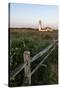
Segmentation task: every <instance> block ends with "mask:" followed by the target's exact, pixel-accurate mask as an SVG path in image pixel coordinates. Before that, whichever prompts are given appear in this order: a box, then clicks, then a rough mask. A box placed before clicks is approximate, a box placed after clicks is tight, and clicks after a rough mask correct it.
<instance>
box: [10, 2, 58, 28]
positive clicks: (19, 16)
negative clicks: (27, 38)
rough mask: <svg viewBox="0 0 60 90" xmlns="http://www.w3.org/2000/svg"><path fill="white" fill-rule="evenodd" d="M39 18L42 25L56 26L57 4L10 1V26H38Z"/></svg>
mask: <svg viewBox="0 0 60 90" xmlns="http://www.w3.org/2000/svg"><path fill="white" fill-rule="evenodd" d="M39 20H41V22H42V27H46V26H48V27H52V28H58V6H56V5H40V4H23V3H10V27H20V28H23V27H30V28H38V26H39Z"/></svg>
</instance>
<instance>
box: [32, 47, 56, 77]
mask: <svg viewBox="0 0 60 90" xmlns="http://www.w3.org/2000/svg"><path fill="white" fill-rule="evenodd" d="M55 47H56V46H55ZM55 47H54V48H52V49H51V51H50V52H49V53H48V55H47V56H45V57H44V59H43V60H42V61H41V62H40V63H39V64H38V66H37V67H36V68H35V69H34V70H33V71H32V72H31V75H32V74H34V73H35V72H36V71H37V70H38V68H39V67H40V66H41V65H42V64H43V63H44V61H45V60H46V59H47V58H48V56H49V55H50V54H51V53H52V51H53V50H54V49H55Z"/></svg>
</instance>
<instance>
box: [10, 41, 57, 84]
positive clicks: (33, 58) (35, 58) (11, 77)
mask: <svg viewBox="0 0 60 90" xmlns="http://www.w3.org/2000/svg"><path fill="white" fill-rule="evenodd" d="M57 43H58V40H55V41H54V42H53V43H52V44H50V45H49V46H48V47H47V48H45V49H44V50H42V51H40V52H39V53H38V54H36V55H35V56H34V57H32V59H31V60H29V61H26V62H25V63H24V64H21V65H19V66H18V67H17V68H16V69H15V70H14V71H13V72H11V74H10V80H12V79H14V78H15V76H16V75H17V74H19V73H20V72H21V71H22V70H23V69H24V68H25V67H26V65H29V63H32V62H34V61H35V60H37V59H38V58H40V57H41V56H42V55H44V54H45V53H46V52H48V51H50V52H49V53H48V54H47V55H46V56H45V57H44V59H43V60H42V61H40V63H39V64H38V66H36V68H35V69H34V70H33V71H32V72H31V73H30V74H29V75H27V77H31V75H33V74H34V73H35V71H36V70H38V68H39V67H40V66H41V65H43V62H44V61H45V60H46V59H47V58H48V56H49V55H50V54H51V52H52V51H53V50H54V49H55V48H56V45H57ZM50 49H51V50H50ZM43 66H45V65H43ZM25 71H26V70H25ZM30 83H31V80H30Z"/></svg>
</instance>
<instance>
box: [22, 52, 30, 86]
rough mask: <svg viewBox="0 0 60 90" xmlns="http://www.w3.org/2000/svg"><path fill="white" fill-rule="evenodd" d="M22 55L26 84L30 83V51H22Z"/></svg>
mask: <svg viewBox="0 0 60 90" xmlns="http://www.w3.org/2000/svg"><path fill="white" fill-rule="evenodd" d="M23 56H24V63H26V66H25V68H24V71H25V78H26V81H25V83H26V84H27V85H31V74H30V73H31V70H30V52H29V51H24V54H23Z"/></svg>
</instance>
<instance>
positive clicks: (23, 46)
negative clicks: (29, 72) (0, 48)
mask: <svg viewBox="0 0 60 90" xmlns="http://www.w3.org/2000/svg"><path fill="white" fill-rule="evenodd" d="M57 38H58V32H57V31H52V32H49V31H48V32H39V31H37V30H29V29H27V30H26V29H10V56H11V55H13V54H14V53H15V54H14V56H13V58H12V60H13V61H12V64H11V66H10V71H13V70H14V69H15V68H16V67H18V65H19V64H21V63H23V62H24V61H23V53H24V51H25V50H29V51H30V53H31V57H33V56H34V55H36V54H37V53H38V52H40V51H41V50H43V49H44V48H46V47H47V46H48V45H49V44H51V43H52V42H53V40H55V39H57ZM57 50H58V48H56V50H55V51H54V52H53V53H52V54H51V55H50V56H49V58H48V59H47V61H46V62H45V63H46V64H47V67H48V68H44V67H40V68H39V69H38V71H37V72H36V74H35V75H33V76H32V85H41V84H42V85H44V84H57V83H58V75H57V74H58V73H57V67H58V66H57V65H58V51H57ZM10 62H11V61H10ZM32 64H33V65H31V66H32V67H34V66H35V64H36V65H37V64H38V62H35V63H32ZM52 68H54V69H52ZM55 69H56V71H55V72H54V70H55ZM23 73H24V71H22V72H21V73H19V75H17V76H16V78H15V80H13V81H10V86H22V83H23V80H24V74H23Z"/></svg>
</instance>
